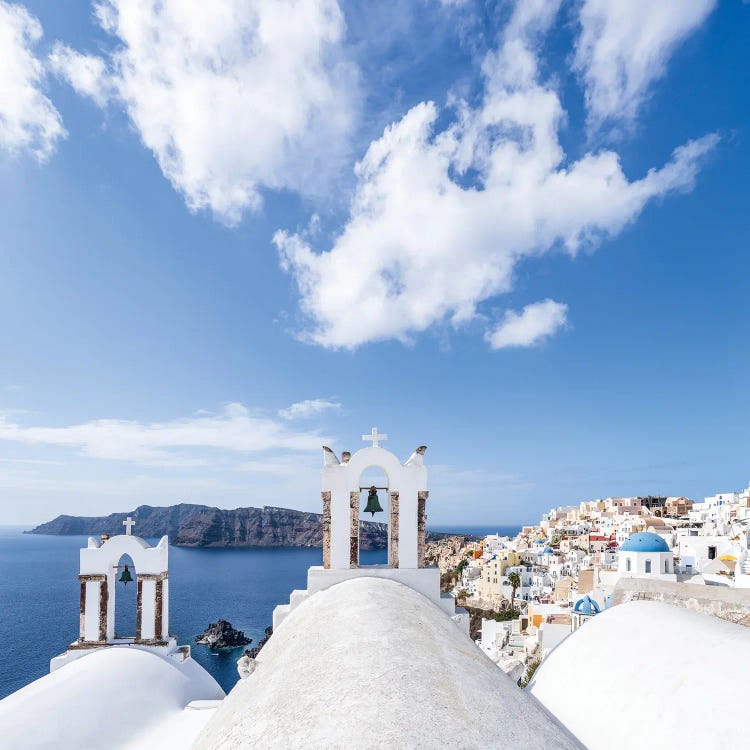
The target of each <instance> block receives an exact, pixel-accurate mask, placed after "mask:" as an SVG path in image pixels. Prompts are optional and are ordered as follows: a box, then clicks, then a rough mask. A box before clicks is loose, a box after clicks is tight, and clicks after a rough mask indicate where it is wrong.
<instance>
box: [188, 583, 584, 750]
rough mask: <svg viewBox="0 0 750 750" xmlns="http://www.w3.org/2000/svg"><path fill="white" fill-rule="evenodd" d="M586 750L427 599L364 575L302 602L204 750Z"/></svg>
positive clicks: (224, 708)
mask: <svg viewBox="0 0 750 750" xmlns="http://www.w3.org/2000/svg"><path fill="white" fill-rule="evenodd" d="M522 745H523V746H527V747H540V748H542V747H544V748H552V747H554V748H558V749H559V750H564V749H565V748H574V747H575V748H578V747H580V745H579V744H578V743H577V742H576V740H575V739H574V738H573V737H571V735H570V734H569V733H568V732H567V731H566V730H565V728H564V727H562V726H561V725H560V724H559V723H558V722H557V721H555V719H554V718H552V717H551V716H550V715H549V714H548V713H547V712H546V711H545V710H544V709H543V708H542V707H541V706H540V705H539V704H538V703H537V702H536V701H535V700H533V699H531V696H529V695H528V694H527V693H525V692H524V691H522V690H520V689H519V688H518V687H517V686H516V684H515V683H514V682H513V681H512V680H511V679H510V678H509V677H507V676H506V675H505V674H503V672H502V671H501V670H500V669H499V668H498V667H497V666H496V665H495V664H493V663H492V662H491V661H490V660H489V659H488V658H487V657H486V656H485V655H484V654H483V653H482V652H481V651H480V649H478V648H477V646H476V645H475V644H474V643H472V641H471V640H470V639H469V638H468V637H467V636H466V635H464V634H463V633H462V632H461V631H460V630H459V628H458V627H456V624H455V623H454V622H453V621H452V620H451V619H450V618H449V617H447V616H446V615H445V613H443V612H442V611H441V610H440V609H439V608H438V607H436V606H435V605H434V604H432V603H431V602H430V601H429V600H427V599H426V598H425V597H423V596H422V595H421V594H418V593H416V592H415V591H413V590H412V589H410V588H407V587H406V586H404V585H402V584H400V583H396V582H394V581H388V580H384V579H378V578H355V579H351V580H348V581H345V582H343V583H340V584H338V585H336V586H332V587H331V588H329V589H327V590H325V591H321V592H319V593H317V594H315V595H313V596H311V597H310V598H309V599H307V600H306V601H305V602H303V603H302V604H300V605H299V606H298V607H297V608H296V609H295V610H293V611H292V613H291V614H290V615H289V616H288V617H287V618H286V619H285V620H284V622H283V623H282V625H281V626H280V627H279V628H278V629H277V630H276V632H275V633H274V634H273V637H272V638H271V640H270V641H269V642H268V645H267V646H265V648H264V649H263V651H262V652H261V654H260V656H259V657H258V660H257V667H256V670H255V672H253V673H252V674H251V675H250V677H248V678H247V679H246V680H242V681H240V682H239V683H238V684H237V685H236V686H235V688H234V689H233V690H232V692H231V693H230V694H229V696H228V697H227V698H226V699H225V700H224V702H223V703H222V705H221V706H220V707H219V708H218V709H217V711H216V713H215V714H214V716H213V717H212V718H211V719H210V721H209V722H208V724H207V725H206V727H205V728H204V730H203V732H202V733H201V735H200V736H199V738H198V740H197V741H196V745H195V747H196V748H212V749H218V748H223V749H225V750H229V748H231V749H232V750H240V749H241V748H259V747H262V748H264V749H269V750H270V749H271V748H285V749H286V748H298V747H304V748H309V749H311V750H312V749H313V748H357V750H364V749H365V748H378V749H379V750H380V749H382V748H410V749H411V748H442V747H461V748H464V747H466V748H469V747H471V748H474V747H506V746H507V747H520V746H522Z"/></svg>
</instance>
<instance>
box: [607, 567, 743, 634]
mask: <svg viewBox="0 0 750 750" xmlns="http://www.w3.org/2000/svg"><path fill="white" fill-rule="evenodd" d="M636 600H648V601H657V602H666V603H667V604H673V605H675V606H676V607H683V608H684V609H689V610H691V611H692V612H702V613H704V614H707V615H713V616H714V617H719V618H721V619H722V620H728V621H729V622H735V623H738V624H739V625H746V626H749V627H750V590H749V589H735V588H730V587H728V586H726V587H725V586H710V585H701V584H695V583H674V582H672V581H660V580H658V579H648V578H621V579H620V580H619V581H618V582H617V585H616V586H615V590H614V592H613V594H612V606H615V605H616V604H623V603H624V602H629V601H636Z"/></svg>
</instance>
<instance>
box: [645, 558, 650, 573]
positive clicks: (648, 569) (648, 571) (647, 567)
mask: <svg viewBox="0 0 750 750" xmlns="http://www.w3.org/2000/svg"><path fill="white" fill-rule="evenodd" d="M650 572H651V560H646V573H650Z"/></svg>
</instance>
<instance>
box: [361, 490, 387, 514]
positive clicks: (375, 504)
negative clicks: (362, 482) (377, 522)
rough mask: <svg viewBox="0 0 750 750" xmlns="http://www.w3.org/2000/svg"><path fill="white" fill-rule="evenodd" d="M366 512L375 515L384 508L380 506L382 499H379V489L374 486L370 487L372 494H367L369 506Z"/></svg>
mask: <svg viewBox="0 0 750 750" xmlns="http://www.w3.org/2000/svg"><path fill="white" fill-rule="evenodd" d="M364 512H365V513H371V514H372V515H373V516H374V515H375V514H376V513H382V512H383V509H382V508H381V507H380V501H379V500H378V491H377V490H376V489H375V487H374V486H373V487H370V494H369V495H367V507H366V508H365V510H364Z"/></svg>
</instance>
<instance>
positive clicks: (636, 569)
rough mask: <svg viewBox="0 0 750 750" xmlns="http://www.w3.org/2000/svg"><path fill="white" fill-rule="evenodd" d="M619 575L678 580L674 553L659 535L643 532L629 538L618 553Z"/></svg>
mask: <svg viewBox="0 0 750 750" xmlns="http://www.w3.org/2000/svg"><path fill="white" fill-rule="evenodd" d="M617 570H618V573H619V574H620V576H628V577H631V578H643V577H654V576H658V577H660V578H664V577H668V578H670V579H672V580H677V577H676V575H675V570H674V553H673V552H672V550H670V549H669V546H668V545H667V543H666V542H665V541H664V539H662V538H661V537H660V536H659V535H658V534H654V533H653V532H650V531H641V532H639V533H637V534H633V535H632V536H631V537H629V538H628V539H627V540H626V541H625V542H624V543H623V544H622V545H621V546H620V549H619V551H618V567H617Z"/></svg>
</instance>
